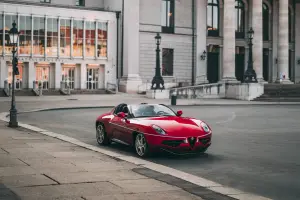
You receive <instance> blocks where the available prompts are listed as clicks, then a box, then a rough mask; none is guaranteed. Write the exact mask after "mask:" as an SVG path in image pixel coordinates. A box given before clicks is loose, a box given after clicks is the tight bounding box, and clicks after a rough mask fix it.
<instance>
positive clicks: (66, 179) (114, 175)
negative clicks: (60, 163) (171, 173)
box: [46, 170, 146, 184]
mask: <svg viewBox="0 0 300 200" xmlns="http://www.w3.org/2000/svg"><path fill="white" fill-rule="evenodd" d="M46 175H47V176H49V177H51V178H52V179H55V180H56V181H58V182H59V183H61V184H63V183H84V182H85V183H87V182H101V181H102V182H103V181H110V180H134V179H144V178H146V177H145V176H141V175H139V174H137V173H134V172H132V171H129V170H119V171H111V172H109V173H107V172H77V173H61V172H49V173H46Z"/></svg>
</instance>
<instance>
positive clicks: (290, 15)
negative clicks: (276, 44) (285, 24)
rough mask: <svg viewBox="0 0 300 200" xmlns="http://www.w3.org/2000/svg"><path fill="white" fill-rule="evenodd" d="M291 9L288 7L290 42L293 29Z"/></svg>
mask: <svg viewBox="0 0 300 200" xmlns="http://www.w3.org/2000/svg"><path fill="white" fill-rule="evenodd" d="M292 20H293V19H292V10H291V8H290V7H289V42H292V31H293V25H292Z"/></svg>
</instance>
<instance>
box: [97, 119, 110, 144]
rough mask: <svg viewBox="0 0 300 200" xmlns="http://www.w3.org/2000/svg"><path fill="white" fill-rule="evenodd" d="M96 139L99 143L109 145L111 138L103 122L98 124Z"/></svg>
mask: <svg viewBox="0 0 300 200" xmlns="http://www.w3.org/2000/svg"><path fill="white" fill-rule="evenodd" d="M96 139H97V142H98V144H99V145H109V144H110V140H109V138H108V137H107V133H106V130H105V127H104V125H103V124H102V123H99V124H97V128H96Z"/></svg>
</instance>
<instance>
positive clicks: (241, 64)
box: [225, 47, 245, 82]
mask: <svg viewBox="0 0 300 200" xmlns="http://www.w3.org/2000/svg"><path fill="white" fill-rule="evenodd" d="M225 51H226V49H225ZM244 73H245V47H236V48H235V77H236V79H237V80H238V81H241V82H243V81H244Z"/></svg>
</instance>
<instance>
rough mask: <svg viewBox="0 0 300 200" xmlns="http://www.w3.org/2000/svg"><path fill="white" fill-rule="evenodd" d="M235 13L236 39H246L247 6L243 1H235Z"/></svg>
mask: <svg viewBox="0 0 300 200" xmlns="http://www.w3.org/2000/svg"><path fill="white" fill-rule="evenodd" d="M235 13H236V25H235V35H236V38H244V37H245V4H244V2H243V1H242V0H235Z"/></svg>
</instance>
